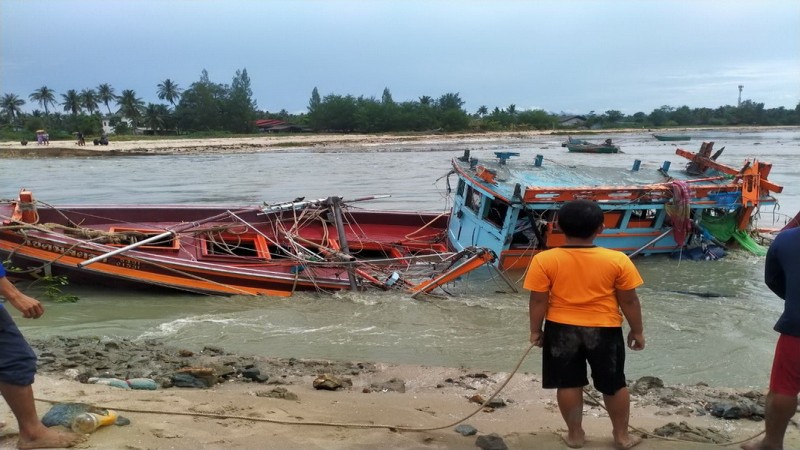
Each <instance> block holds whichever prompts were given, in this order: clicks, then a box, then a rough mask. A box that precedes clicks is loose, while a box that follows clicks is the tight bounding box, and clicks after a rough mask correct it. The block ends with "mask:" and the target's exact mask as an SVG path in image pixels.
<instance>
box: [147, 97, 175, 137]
mask: <svg viewBox="0 0 800 450" xmlns="http://www.w3.org/2000/svg"><path fill="white" fill-rule="evenodd" d="M166 114H169V112H168V111H167V106H166V105H156V104H154V103H148V104H147V108H146V109H145V111H144V117H143V121H144V124H145V125H147V128H150V129H151V130H153V134H155V131H156V130H161V129H163V128H164V119H165V115H166Z"/></svg>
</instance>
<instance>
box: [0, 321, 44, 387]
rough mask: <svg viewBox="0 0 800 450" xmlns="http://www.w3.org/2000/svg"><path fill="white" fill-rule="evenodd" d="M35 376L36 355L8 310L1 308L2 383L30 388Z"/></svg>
mask: <svg viewBox="0 0 800 450" xmlns="http://www.w3.org/2000/svg"><path fill="white" fill-rule="evenodd" d="M34 375H36V353H34V352H33V349H31V346H30V345H28V342H27V341H26V340H25V338H24V337H23V336H22V333H20V331H19V328H17V325H16V324H15V323H14V319H12V318H11V315H9V314H8V311H6V308H5V307H3V306H0V382H3V383H8V384H14V385H17V386H28V385H31V384H33V377H34Z"/></svg>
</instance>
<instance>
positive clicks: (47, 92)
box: [28, 86, 56, 116]
mask: <svg viewBox="0 0 800 450" xmlns="http://www.w3.org/2000/svg"><path fill="white" fill-rule="evenodd" d="M28 98H29V99H31V101H34V102H38V103H39V106H42V107H44V115H45V116H47V115H50V110H49V109H48V108H47V105H50V106H53V107H55V106H56V91H54V90H52V89H50V88H49V87H47V86H42V87H40V88H39V89H37V90H35V91H33V94H31V95H29V96H28Z"/></svg>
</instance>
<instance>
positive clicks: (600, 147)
mask: <svg viewBox="0 0 800 450" xmlns="http://www.w3.org/2000/svg"><path fill="white" fill-rule="evenodd" d="M566 147H567V150H569V151H570V152H573V153H619V146H618V145H615V144H614V143H612V142H611V139H606V140H605V142H603V143H602V144H593V143H591V142H589V141H581V142H578V143H574V142H570V141H567V144H566Z"/></svg>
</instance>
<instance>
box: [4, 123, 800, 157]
mask: <svg viewBox="0 0 800 450" xmlns="http://www.w3.org/2000/svg"><path fill="white" fill-rule="evenodd" d="M798 128H800V127H791V126H776V127H735V128H732V127H727V128H714V127H709V128H689V129H687V128H675V129H669V130H665V131H668V132H672V133H675V132H686V131H694V132H703V131H714V130H719V131H737V132H757V131H769V130H797V129H798ZM654 131H661V130H650V129H647V130H645V129H634V128H624V129H613V130H575V131H574V132H573V133H572V134H575V135H587V134H588V135H601V134H606V135H607V134H614V135H618V134H623V135H636V134H641V135H650V134H653V132H654ZM567 135H568V133H566V132H563V131H559V132H554V131H504V132H484V133H454V134H446V133H416V134H396V135H395V134H313V135H308V134H288V135H270V134H265V135H262V136H252V137H249V136H248V137H230V138H207V139H183V138H172V139H146V140H145V139H143V140H131V141H114V139H113V136H112V138H111V141H110V142H109V144H108V145H92V143H91V142H89V143H88V144H87V145H85V146H80V147H79V146H78V145H77V144H76V143H75V142H73V141H52V142H51V143H50V145H46V146H42V145H37V144H36V143H35V142H29V143H28V145H24V146H23V145H21V144H20V143H19V142H11V141H5V142H0V159H2V158H43V157H44V158H57V157H103V156H143V155H181V154H187V155H197V154H219V153H222V154H236V153H259V152H371V151H397V152H402V151H415V150H421V149H424V150H426V151H450V150H451V149H450V148H442V149H437V148H436V146H447V145H466V144H480V143H481V142H484V141H497V140H508V141H509V142H512V141H517V140H525V139H534V138H542V137H552V138H553V139H556V140H563V139H565V138H566V136H567Z"/></svg>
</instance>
